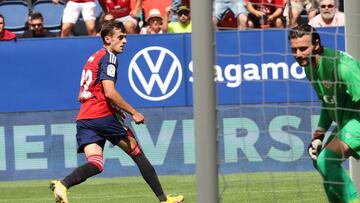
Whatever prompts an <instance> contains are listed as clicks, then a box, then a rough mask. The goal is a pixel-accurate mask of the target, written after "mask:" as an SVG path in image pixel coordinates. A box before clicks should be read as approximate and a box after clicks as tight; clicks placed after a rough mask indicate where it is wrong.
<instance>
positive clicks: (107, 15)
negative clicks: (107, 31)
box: [100, 12, 115, 27]
mask: <svg viewBox="0 0 360 203" xmlns="http://www.w3.org/2000/svg"><path fill="white" fill-rule="evenodd" d="M114 20H115V16H114V15H113V14H112V13H109V12H107V13H104V15H102V16H101V19H100V27H102V26H103V25H104V24H105V23H109V22H112V21H114Z"/></svg>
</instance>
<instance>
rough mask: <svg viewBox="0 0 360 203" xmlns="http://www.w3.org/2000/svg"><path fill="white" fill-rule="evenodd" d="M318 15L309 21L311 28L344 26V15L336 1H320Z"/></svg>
mask: <svg viewBox="0 0 360 203" xmlns="http://www.w3.org/2000/svg"><path fill="white" fill-rule="evenodd" d="M319 3H320V7H319V9H320V14H318V15H316V16H315V17H314V18H313V19H311V20H310V21H309V25H311V26H312V27H329V26H345V15H344V13H343V12H340V11H339V10H338V5H337V1H336V0H320V2H319Z"/></svg>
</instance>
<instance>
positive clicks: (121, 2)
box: [99, 0, 131, 18]
mask: <svg viewBox="0 0 360 203" xmlns="http://www.w3.org/2000/svg"><path fill="white" fill-rule="evenodd" d="M99 3H100V5H102V6H103V7H104V9H103V10H104V11H107V12H109V13H111V14H113V15H114V17H115V18H121V17H124V16H128V15H129V14H130V11H131V1H130V0H99ZM105 8H106V9H105Z"/></svg>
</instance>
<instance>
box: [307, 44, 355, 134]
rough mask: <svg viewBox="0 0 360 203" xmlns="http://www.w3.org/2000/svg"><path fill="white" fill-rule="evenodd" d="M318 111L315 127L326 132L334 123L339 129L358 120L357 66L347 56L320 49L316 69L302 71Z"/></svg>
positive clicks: (342, 53)
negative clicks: (310, 87) (313, 95)
mask: <svg viewBox="0 0 360 203" xmlns="http://www.w3.org/2000/svg"><path fill="white" fill-rule="evenodd" d="M305 73H306V77H307V78H308V79H309V80H310V81H311V83H312V85H313V87H314V88H315V91H316V93H317V95H318V96H319V98H320V99H321V100H322V109H321V113H320V120H319V124H318V126H319V127H321V128H323V129H325V130H327V129H328V128H329V127H330V125H331V123H332V122H333V121H334V122H336V123H337V124H338V126H339V127H340V129H341V128H342V127H343V126H344V125H345V124H346V123H347V122H348V121H349V120H351V119H357V120H360V101H359V100H360V62H359V61H358V60H356V59H354V58H353V57H351V56H350V55H348V54H346V53H344V52H341V51H336V50H333V49H327V48H324V52H323V53H322V54H321V56H320V61H319V65H318V67H317V68H311V66H310V65H309V66H307V67H305Z"/></svg>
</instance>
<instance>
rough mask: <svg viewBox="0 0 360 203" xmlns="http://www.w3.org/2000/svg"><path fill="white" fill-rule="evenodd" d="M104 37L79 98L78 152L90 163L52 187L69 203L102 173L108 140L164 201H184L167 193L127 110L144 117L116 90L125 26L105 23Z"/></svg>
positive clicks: (84, 74) (86, 70) (141, 118)
mask: <svg viewBox="0 0 360 203" xmlns="http://www.w3.org/2000/svg"><path fill="white" fill-rule="evenodd" d="M101 38H102V40H103V44H104V47H103V48H101V49H100V50H98V51H97V52H96V53H94V54H93V55H92V56H91V57H90V58H89V59H88V61H87V62H86V64H85V66H84V69H83V72H82V77H81V82H80V83H81V86H80V93H79V98H78V99H79V101H80V102H81V107H80V112H79V114H78V116H77V121H76V128H77V134H76V138H77V143H78V153H85V156H86V158H87V163H85V164H84V165H82V166H79V167H78V168H76V169H75V170H74V171H73V172H72V173H70V174H69V175H68V176H66V177H65V178H64V179H62V180H61V181H59V180H53V181H51V183H50V188H51V190H52V191H53V194H54V197H55V200H56V202H63V203H67V202H68V199H67V190H68V189H69V188H70V187H72V186H74V185H77V184H80V183H82V182H84V181H85V180H86V179H87V178H89V177H91V176H94V175H96V174H99V173H101V172H102V170H103V165H104V161H103V148H104V144H105V141H106V140H108V141H110V142H111V143H112V144H114V145H116V146H118V147H119V148H121V149H122V150H124V151H125V152H126V153H127V154H128V155H129V156H130V157H131V158H132V159H133V160H134V162H135V163H136V164H137V166H138V168H139V170H140V172H141V174H142V176H143V178H144V179H145V181H146V182H147V184H148V185H149V186H150V187H151V189H152V191H153V192H154V193H155V195H156V196H157V198H158V199H159V201H160V202H164V203H178V202H183V200H184V197H183V196H182V195H179V196H166V195H165V194H164V192H163V189H162V187H161V184H160V182H159V179H158V176H157V174H156V172H155V170H154V168H153V166H152V165H151V163H150V162H149V161H148V159H147V158H146V156H145V155H144V153H143V151H142V149H141V148H140V146H139V145H138V142H137V140H136V138H135V136H134V134H133V133H132V132H131V131H130V129H129V128H128V127H127V126H126V124H125V122H124V115H125V114H124V113H123V111H124V112H125V113H128V114H130V115H131V116H132V119H133V120H134V121H135V123H136V124H142V123H144V122H145V118H144V116H143V115H142V114H141V113H140V112H138V111H137V110H136V109H135V108H134V107H132V106H131V105H130V104H129V103H127V102H126V101H125V100H124V99H123V98H122V96H121V95H120V94H119V92H118V91H117V90H116V89H115V82H116V80H117V68H118V62H117V59H116V55H117V54H119V53H121V52H123V49H124V46H125V44H126V42H127V41H126V34H125V27H124V25H123V24H122V23H121V22H116V21H113V22H110V23H107V24H105V25H104V26H103V27H102V30H101Z"/></svg>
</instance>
